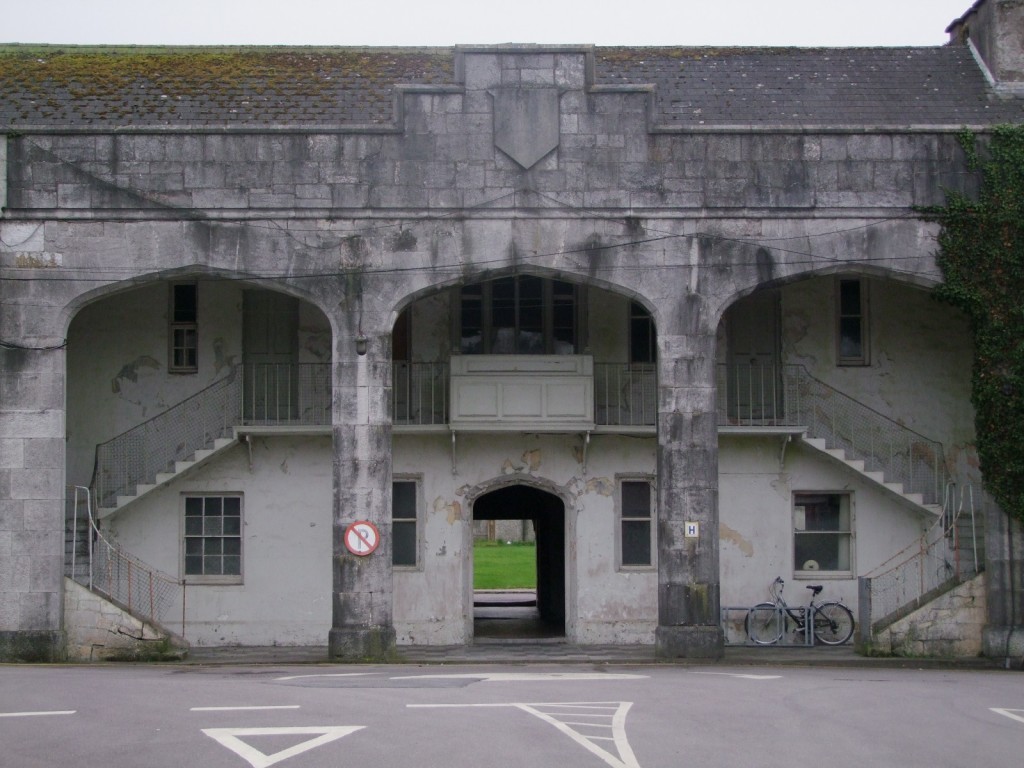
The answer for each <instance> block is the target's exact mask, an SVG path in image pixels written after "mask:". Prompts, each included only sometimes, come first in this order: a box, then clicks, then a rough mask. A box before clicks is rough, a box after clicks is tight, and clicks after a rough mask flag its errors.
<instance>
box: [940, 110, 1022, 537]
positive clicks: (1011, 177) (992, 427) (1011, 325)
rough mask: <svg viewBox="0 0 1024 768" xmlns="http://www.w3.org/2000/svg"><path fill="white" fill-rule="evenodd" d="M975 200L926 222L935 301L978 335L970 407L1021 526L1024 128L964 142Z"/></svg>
mask: <svg viewBox="0 0 1024 768" xmlns="http://www.w3.org/2000/svg"><path fill="white" fill-rule="evenodd" d="M961 142H962V144H963V147H964V150H965V152H966V153H967V157H968V162H969V167H970V168H971V169H972V170H975V171H980V174H981V187H980V191H979V193H978V195H977V198H976V199H975V198H974V197H971V196H969V195H966V194H964V193H961V192H956V191H950V192H949V194H948V198H947V203H946V205H945V207H943V208H935V209H930V210H929V211H928V214H929V215H930V216H931V217H933V218H934V219H935V220H936V221H938V222H940V223H941V225H942V230H941V234H940V235H939V248H940V250H939V254H938V263H939V266H940V268H941V269H942V272H943V276H944V278H945V284H944V285H942V286H941V287H940V288H939V289H938V291H937V293H936V295H937V296H938V297H939V298H940V299H942V300H945V301H948V302H950V303H951V304H954V305H956V306H958V307H959V308H960V309H962V310H963V311H964V312H965V313H966V314H967V316H968V318H969V319H970V322H971V328H972V331H973V334H974V349H975V356H974V366H973V374H972V391H971V399H972V402H973V404H974V408H975V413H976V416H975V420H976V422H975V423H976V428H977V441H978V455H979V458H980V460H981V469H982V472H983V474H984V476H985V482H986V486H987V487H988V489H989V491H990V492H991V493H992V495H993V496H994V497H995V499H996V501H997V502H998V503H999V504H1000V506H1001V507H1002V508H1003V509H1004V510H1005V511H1006V512H1007V514H1009V515H1011V516H1012V517H1015V518H1016V519H1018V520H1021V521H1024V450H1022V449H1021V439H1022V436H1024V126H1021V125H1014V126H1000V127H998V128H995V129H994V130H993V131H992V132H991V134H989V135H988V136H986V137H985V138H984V139H982V138H980V137H978V136H975V135H974V134H973V133H971V132H964V133H963V134H962V135H961Z"/></svg>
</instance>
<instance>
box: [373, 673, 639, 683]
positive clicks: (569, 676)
mask: <svg viewBox="0 0 1024 768" xmlns="http://www.w3.org/2000/svg"><path fill="white" fill-rule="evenodd" d="M647 678H648V675H629V674H620V673H612V674H608V673H604V672H468V673H465V674H452V675H405V676H403V677H392V678H391V679H392V680H479V681H481V682H484V683H520V682H543V681H547V680H559V681H566V680H568V681H575V680H646V679H647Z"/></svg>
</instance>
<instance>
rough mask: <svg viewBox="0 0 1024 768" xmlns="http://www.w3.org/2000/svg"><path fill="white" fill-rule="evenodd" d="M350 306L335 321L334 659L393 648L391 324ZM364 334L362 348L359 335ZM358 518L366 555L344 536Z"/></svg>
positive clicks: (382, 656)
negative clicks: (369, 541)
mask: <svg viewBox="0 0 1024 768" xmlns="http://www.w3.org/2000/svg"><path fill="white" fill-rule="evenodd" d="M361 314H362V313H361V311H358V312H357V311H353V312H349V313H348V315H346V316H344V317H342V318H341V322H339V323H338V324H337V326H336V327H338V328H339V330H338V337H337V338H336V339H335V344H334V349H335V363H334V403H333V409H334V419H333V423H334V530H333V536H334V563H333V574H334V575H333V579H334V596H333V597H334V599H333V607H332V614H333V621H332V627H331V631H330V636H329V638H328V650H329V652H330V656H331V657H332V658H337V659H345V660H386V659H388V658H390V657H391V656H392V655H393V654H394V650H395V628H394V624H393V622H392V578H391V419H390V411H389V403H390V401H391V361H390V353H391V350H390V346H389V343H390V338H391V336H390V329H389V328H388V329H386V330H383V331H381V330H380V329H382V328H385V325H384V322H385V321H384V320H383V319H380V321H379V322H373V321H369V320H368V318H366V317H360V315H361ZM363 328H367V329H369V328H374V329H377V330H376V331H368V332H367V336H368V339H367V347H366V353H365V354H363V355H360V354H358V352H357V341H356V340H357V336H359V334H360V331H361V329H363ZM356 520H369V521H370V522H372V523H373V524H374V525H375V526H376V527H377V529H378V530H379V531H380V535H381V543H380V546H379V547H378V548H377V550H376V551H375V552H373V553H372V554H370V555H367V556H363V557H360V556H357V555H353V554H351V553H350V552H349V551H348V550H347V549H346V548H345V544H344V541H343V536H344V533H345V529H346V528H347V527H348V526H349V524H350V523H352V522H355V521H356Z"/></svg>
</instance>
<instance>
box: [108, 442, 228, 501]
mask: <svg viewBox="0 0 1024 768" xmlns="http://www.w3.org/2000/svg"><path fill="white" fill-rule="evenodd" d="M235 445H238V438H237V437H218V438H215V439H214V440H213V443H212V444H211V445H210V447H209V448H201V449H200V450H198V451H195V453H193V454H192V456H191V457H190V458H189V459H186V460H184V461H175V462H174V463H173V465H172V466H169V467H168V468H167V471H165V472H159V473H157V475H156V476H155V477H153V478H148V479H149V480H151V482H146V483H140V484H138V485H136V486H135V494H134V495H125V496H117V497H116V503H115V505H114V506H112V507H111V506H108V507H100V508H99V509H98V510H97V516H98V517H99V518H100V519H103V518H105V517H108V516H110V515H112V514H114V513H115V512H120V511H121V510H123V509H124V508H125V507H127V506H129V505H131V504H134V503H135V502H136V501H138V500H139V499H141V498H143V497H144V496H146V495H147V494H149V493H151V492H153V491H155V490H156V489H157V488H162V487H164V486H165V485H167V484H168V483H170V482H172V481H174V480H176V479H178V478H179V477H182V476H183V475H186V474H188V473H190V472H192V471H194V470H196V469H198V468H199V467H201V466H203V465H204V464H206V463H208V462H209V461H211V460H212V459H213V458H214V457H216V456H218V455H220V454H222V453H224V452H225V451H227V450H229V449H230V448H232V447H233V446H235Z"/></svg>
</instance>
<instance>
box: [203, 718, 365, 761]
mask: <svg viewBox="0 0 1024 768" xmlns="http://www.w3.org/2000/svg"><path fill="white" fill-rule="evenodd" d="M365 727H366V726H365V725H323V726H306V727H298V728H204V729H203V733H205V734H206V735H207V736H209V737H210V738H211V739H213V740H214V741H216V742H217V743H218V744H220V745H221V746H222V747H226V748H227V749H230V750H231V751H232V752H234V753H235V754H236V755H238V756H239V757H240V758H242V759H243V760H245V761H246V762H248V763H249V765H251V766H252V768H268V766H271V765H274V763H279V762H281V761H282V760H287V759H288V758H289V757H295V755H301V754H302V753H303V752H308V751H309V750H311V749H313V748H315V747H319V746H322V745H323V744H329V743H330V742H332V741H336V740H337V739H340V738H342V737H343V736H348V735H349V734H350V733H354V732H356V731H359V730H362V729H363V728H365ZM291 735H298V736H309V735H316V736H317V737H316V738H315V739H307V740H306V741H303V742H300V743H298V744H295V745H294V746H291V747H288V748H287V749H282V750H281V751H280V752H275V753H274V754H272V755H268V754H265V753H263V752H260V751H259V750H258V749H256V747H253V746H250V745H249V744H246V743H245V742H244V741H242V740H241V739H240V738H238V737H239V736H291Z"/></svg>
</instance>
